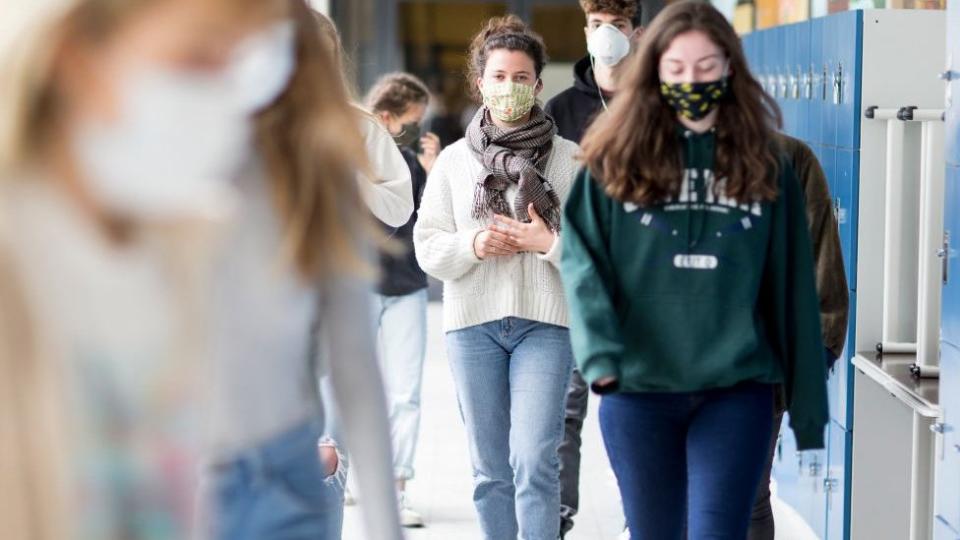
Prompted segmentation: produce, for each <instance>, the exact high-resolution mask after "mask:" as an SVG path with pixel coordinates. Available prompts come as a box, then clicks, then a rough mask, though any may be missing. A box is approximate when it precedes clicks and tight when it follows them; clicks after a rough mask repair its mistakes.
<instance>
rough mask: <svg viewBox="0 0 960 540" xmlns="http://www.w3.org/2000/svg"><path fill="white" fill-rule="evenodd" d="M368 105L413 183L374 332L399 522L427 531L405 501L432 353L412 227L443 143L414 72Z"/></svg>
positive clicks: (376, 92)
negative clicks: (425, 129) (425, 126)
mask: <svg viewBox="0 0 960 540" xmlns="http://www.w3.org/2000/svg"><path fill="white" fill-rule="evenodd" d="M364 102H365V104H366V106H367V110H369V111H370V112H371V113H372V114H373V116H374V117H375V118H376V119H377V120H378V121H379V122H380V124H381V125H382V126H383V127H384V128H386V130H387V132H389V133H390V135H391V136H393V140H394V141H395V142H396V144H397V147H398V148H400V151H401V153H402V154H403V158H404V159H405V160H406V162H407V166H408V167H409V168H410V176H411V179H412V181H413V208H414V210H413V212H414V213H413V216H412V217H411V218H410V220H409V221H407V223H406V224H405V225H403V226H402V227H400V228H398V229H395V230H393V229H390V230H388V231H387V233H388V234H390V237H391V238H392V239H393V240H394V241H395V242H397V243H399V244H400V245H399V246H398V247H399V249H400V252H399V253H389V252H387V251H382V252H381V255H380V283H379V285H378V287H377V294H376V295H374V300H373V313H374V327H375V328H376V329H378V330H379V340H378V341H379V352H380V366H381V369H382V370H383V374H384V382H385V385H386V390H387V402H388V409H389V414H390V426H391V430H390V431H391V435H392V439H393V453H394V454H393V467H394V470H393V473H394V478H396V481H397V492H398V495H399V497H398V498H399V501H400V521H401V524H402V525H403V526H405V527H422V526H423V517H422V516H421V515H420V514H419V513H418V512H416V511H415V510H413V509H412V508H411V507H410V505H409V500H408V497H407V496H406V487H407V482H408V481H409V480H411V479H413V474H414V471H413V461H414V455H415V453H416V448H417V436H418V432H419V429H420V386H421V382H422V380H423V361H424V357H425V356H426V353H427V275H426V274H425V273H424V272H423V270H422V269H421V268H420V265H419V264H418V263H417V257H416V254H415V253H414V248H413V226H414V225H415V224H416V223H417V210H418V209H419V207H420V199H421V197H422V196H423V189H424V187H425V186H426V184H427V175H428V174H429V173H430V170H431V169H432V168H433V163H434V161H435V160H436V159H437V154H438V153H439V152H440V139H439V137H437V136H436V135H435V134H433V133H421V130H420V124H421V122H422V121H423V117H424V114H425V112H426V110H427V105H428V104H429V103H430V91H429V90H427V87H426V85H425V84H424V83H423V82H422V81H421V80H420V79H418V78H416V77H414V76H413V75H410V74H409V73H389V74H387V75H384V76H382V77H380V79H379V80H377V82H376V83H374V85H373V87H371V88H370V91H369V92H367V96H366V98H365V99H364Z"/></svg>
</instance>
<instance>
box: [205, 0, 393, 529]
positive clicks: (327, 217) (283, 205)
mask: <svg viewBox="0 0 960 540" xmlns="http://www.w3.org/2000/svg"><path fill="white" fill-rule="evenodd" d="M287 3H288V4H289V6H290V8H291V18H292V20H291V21H288V25H287V26H286V27H281V28H278V29H277V30H278V34H277V36H276V38H277V39H276V41H274V49H275V51H274V52H275V54H273V56H272V58H271V62H269V64H268V65H269V66H270V69H271V70H272V71H273V72H276V73H281V74H285V76H284V77H278V76H269V77H265V79H266V80H277V79H281V78H283V79H285V80H286V79H289V84H288V85H286V84H285V85H283V86H281V88H280V89H279V91H281V93H280V95H279V97H276V93H275V92H269V93H266V92H265V93H264V95H269V96H273V97H275V98H276V99H272V98H271V99H269V100H265V101H264V102H263V103H262V108H261V110H259V112H258V113H257V114H256V128H257V129H256V144H255V147H254V152H253V154H254V155H253V156H252V157H251V159H250V160H249V161H248V162H247V163H246V166H245V168H244V171H243V174H242V175H240V176H239V178H238V180H237V182H236V189H237V191H238V193H239V197H238V212H237V218H238V219H236V220H235V221H234V222H232V223H231V225H230V227H229V228H228V230H227V231H226V233H225V235H224V242H223V243H222V244H221V245H220V246H219V248H220V249H219V250H218V251H217V259H216V262H217V265H216V267H215V273H214V276H213V277H214V280H213V282H212V291H213V294H214V301H213V307H214V313H213V315H214V319H213V320H214V325H213V331H214V332H213V335H214V340H213V353H214V354H213V358H214V360H215V362H214V366H215V368H216V371H215V376H214V378H213V380H214V383H213V385H211V386H212V388H213V392H212V394H213V419H212V420H213V422H212V448H211V451H212V456H211V461H212V463H211V464H210V465H211V467H210V473H209V475H208V478H209V484H208V487H209V491H210V492H211V493H212V494H213V495H214V499H215V502H214V512H213V516H212V524H213V526H214V527H215V529H214V530H215V531H216V532H215V535H216V537H217V538H219V539H222V540H246V539H249V540H254V539H274V538H304V539H308V538H309V539H320V538H322V539H325V540H327V539H335V538H340V535H341V530H342V521H343V481H344V475H345V470H344V469H345V464H344V463H339V464H338V463H337V460H336V459H335V454H334V459H333V460H332V462H331V463H322V462H321V458H320V456H318V454H317V440H318V438H319V437H320V435H321V434H322V433H323V430H324V427H325V424H326V422H325V418H324V413H325V411H324V407H323V405H322V404H321V400H320V397H319V394H318V386H317V380H318V376H320V375H322V374H328V375H329V377H327V379H328V381H329V388H328V392H329V395H330V397H333V398H335V402H336V405H337V407H336V409H337V411H338V412H337V414H338V415H339V420H340V422H341V426H342V431H343V432H344V433H343V435H344V436H345V437H346V438H347V440H349V441H355V448H354V451H353V455H354V456H355V457H356V459H357V461H358V462H359V464H360V467H359V473H358V481H359V485H360V491H361V493H362V494H364V495H365V496H366V497H367V503H368V504H367V505H365V507H364V510H365V512H364V517H365V524H366V531H367V534H368V535H369V536H368V537H369V538H373V539H377V540H380V539H385V540H393V539H399V538H400V537H401V535H400V528H399V526H398V518H397V504H396V499H395V497H394V487H393V481H392V478H393V474H392V471H391V459H390V440H389V437H388V433H389V431H388V423H387V415H386V405H385V400H384V393H383V385H382V382H381V375H380V372H379V370H378V366H377V362H376V355H375V354H376V350H375V346H374V339H373V337H374V336H373V331H372V327H371V324H370V305H369V304H370V293H369V291H370V289H371V288H372V286H373V282H372V270H373V268H372V265H370V264H369V263H368V262H367V253H368V252H369V246H370V239H371V235H370V234H368V233H370V232H372V219H369V218H368V217H367V214H366V212H365V211H364V209H363V206H362V203H361V201H360V196H359V193H358V187H357V173H358V171H362V172H364V175H365V176H367V177H368V173H366V171H367V169H368V164H367V163H366V161H365V156H364V151H363V149H364V139H363V137H362V135H361V132H360V130H359V129H358V125H357V121H356V120H357V114H356V109H355V107H354V106H353V105H352V104H351V102H350V101H349V94H348V92H347V91H346V85H345V83H344V81H343V80H342V79H341V72H340V70H339V69H337V67H336V59H335V56H334V54H333V52H334V51H333V50H332V49H331V47H330V46H329V43H328V42H327V40H326V39H325V36H324V34H323V33H321V32H320V31H319V30H318V25H317V21H318V17H319V16H318V15H317V14H316V13H315V12H313V10H312V9H311V8H310V7H309V6H308V5H307V4H306V3H305V2H304V1H303V0H289V1H288V2H287ZM387 141H388V143H389V145H390V146H391V149H392V150H394V151H396V148H395V145H394V143H393V140H392V138H387ZM405 166H406V164H404V167H405ZM408 189H409V184H408ZM407 198H411V196H410V195H409V194H408V195H407ZM387 207H389V205H385V206H384V207H383V208H387ZM401 213H402V212H401ZM367 275H369V276H371V278H366V277H365V276H367ZM325 466H328V467H329V468H326V467H325Z"/></svg>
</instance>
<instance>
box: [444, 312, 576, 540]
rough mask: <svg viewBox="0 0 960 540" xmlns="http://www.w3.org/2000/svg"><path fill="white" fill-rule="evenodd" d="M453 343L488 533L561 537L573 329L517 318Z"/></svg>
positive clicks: (470, 331)
mask: <svg viewBox="0 0 960 540" xmlns="http://www.w3.org/2000/svg"><path fill="white" fill-rule="evenodd" d="M446 341H447V350H448V354H449V357H450V366H451V369H452V371H453V378H454V382H455V383H456V387H457V399H458V400H459V403H460V414H461V416H462V417H463V422H464V424H465V425H466V428H467V437H468V439H469V441H468V442H469V448H470V460H471V462H472V464H473V479H474V491H473V501H474V505H475V506H476V509H477V513H478V514H479V516H480V526H481V528H482V530H483V535H484V538H486V539H488V540H514V539H516V538H517V537H518V534H519V537H520V538H522V539H523V540H555V539H556V538H557V537H558V536H559V534H560V523H559V520H558V519H557V516H558V515H559V513H560V459H559V456H558V454H557V447H558V446H559V445H560V441H561V439H562V438H563V415H564V400H565V397H566V390H567V384H568V383H569V381H570V372H571V369H572V367H573V353H572V351H571V348H570V333H569V332H568V330H567V329H566V328H561V327H559V326H553V325H550V324H545V323H540V322H534V321H529V320H526V319H518V318H514V317H509V318H506V319H502V320H499V321H494V322H491V323H487V324H482V325H478V326H473V327H470V328H465V329H462V330H456V331H453V332H449V333H448V334H447V336H446Z"/></svg>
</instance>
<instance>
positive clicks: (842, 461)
mask: <svg viewBox="0 0 960 540" xmlns="http://www.w3.org/2000/svg"><path fill="white" fill-rule="evenodd" d="M827 437H828V438H829V443H828V444H829V463H830V465H829V467H828V468H827V476H826V478H824V481H823V486H824V491H825V492H826V498H827V530H826V535H825V536H824V537H823V538H824V540H845V539H846V538H847V537H848V536H849V535H850V530H849V529H850V520H849V519H847V518H848V515H849V512H850V489H849V486H850V482H849V480H850V467H849V464H850V454H851V451H852V448H853V433H851V432H849V431H847V430H845V429H843V428H842V427H841V426H839V425H838V424H837V423H836V422H831V423H830V426H829V428H828V431H827Z"/></svg>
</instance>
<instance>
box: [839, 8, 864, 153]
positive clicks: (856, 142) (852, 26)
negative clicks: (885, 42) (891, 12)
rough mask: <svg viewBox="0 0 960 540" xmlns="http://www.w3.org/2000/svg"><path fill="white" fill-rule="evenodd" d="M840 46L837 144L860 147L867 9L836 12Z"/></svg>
mask: <svg viewBox="0 0 960 540" xmlns="http://www.w3.org/2000/svg"><path fill="white" fill-rule="evenodd" d="M836 18H837V19H836V23H837V26H838V28H837V48H836V58H835V61H836V65H835V67H834V70H835V71H834V80H835V83H834V95H833V103H834V106H835V107H836V111H837V146H838V147H840V148H859V147H860V72H861V69H860V65H861V61H860V57H861V48H862V47H861V44H862V42H863V40H862V38H861V36H862V34H863V12H862V11H860V10H856V11H847V12H843V13H838V14H837V15H836Z"/></svg>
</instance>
